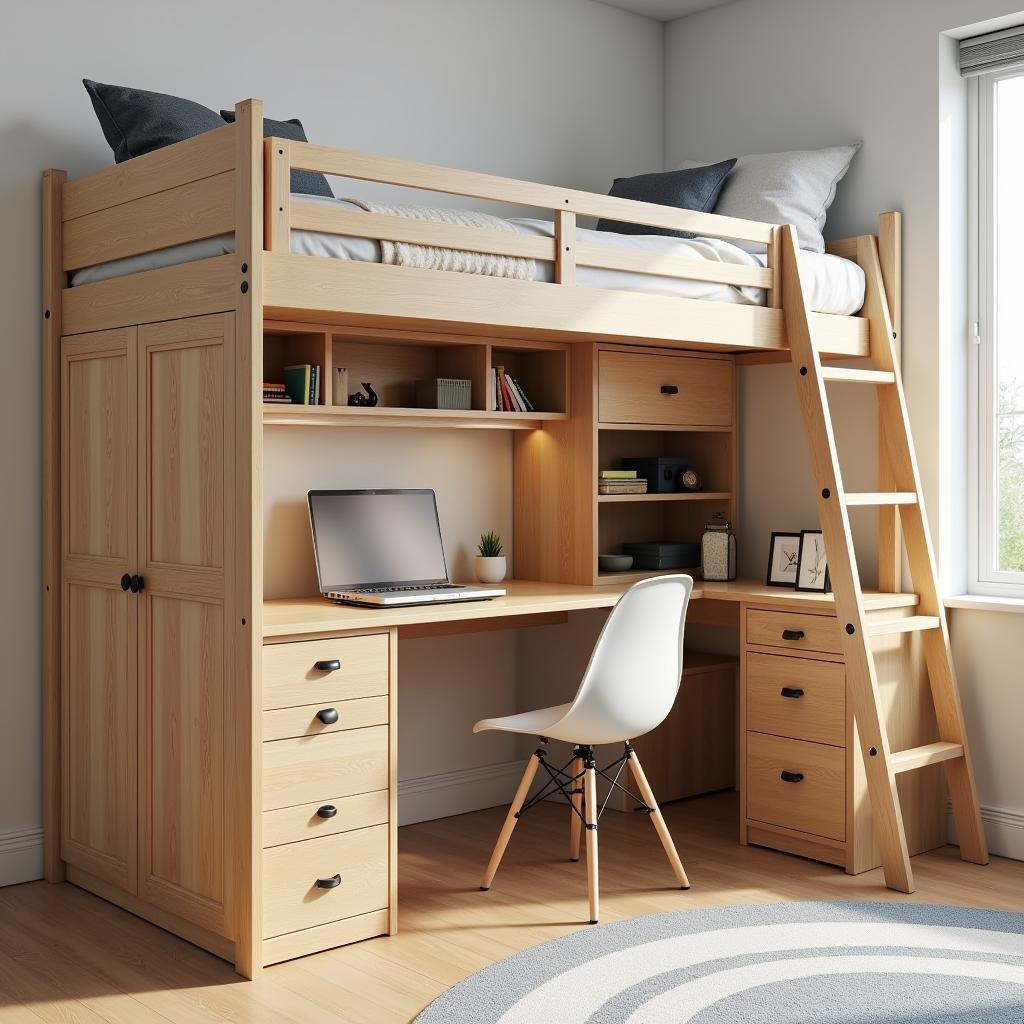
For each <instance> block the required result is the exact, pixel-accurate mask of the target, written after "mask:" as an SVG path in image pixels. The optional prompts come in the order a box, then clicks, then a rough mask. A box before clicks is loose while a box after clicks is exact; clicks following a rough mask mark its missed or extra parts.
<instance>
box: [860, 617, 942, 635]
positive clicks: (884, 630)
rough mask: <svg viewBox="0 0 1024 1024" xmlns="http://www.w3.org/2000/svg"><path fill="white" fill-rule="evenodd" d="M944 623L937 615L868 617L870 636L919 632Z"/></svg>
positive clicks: (935, 627)
mask: <svg viewBox="0 0 1024 1024" xmlns="http://www.w3.org/2000/svg"><path fill="white" fill-rule="evenodd" d="M940 625H942V623H941V622H940V620H939V617H938V616H937V615H908V616H907V617H906V618H903V619H868V624H867V634H868V636H891V635H892V634H894V633H918V632H920V631H922V630H925V629H938V628H939V626H940Z"/></svg>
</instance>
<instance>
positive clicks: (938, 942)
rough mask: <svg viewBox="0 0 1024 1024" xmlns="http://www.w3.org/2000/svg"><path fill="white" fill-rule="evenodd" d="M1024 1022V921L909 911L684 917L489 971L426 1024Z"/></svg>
mask: <svg viewBox="0 0 1024 1024" xmlns="http://www.w3.org/2000/svg"><path fill="white" fill-rule="evenodd" d="M685 1021H692V1022H694V1024H754V1022H756V1024H767V1022H770V1024H811V1022H814V1024H1024V914H1014V913H1007V912H1003V911H996V910H975V909H972V908H969V907H944V906H934V905H928V904H900V903H776V904H770V905H767V906H748V907H726V908H723V909H717V910H690V911H678V912H676V913H671V914H656V915H653V916H651V917H638V918H633V919H632V920H629V921H618V922H615V923H614V924H607V925H601V926H598V927H596V928H590V929H584V930H583V931H579V932H575V933H574V934H572V935H567V936H565V937H564V938H561V939H555V940H553V941H551V942H545V943H543V944H542V945H540V946H535V947H534V948H532V949H527V950H524V951H523V952H522V953H517V954H516V955H515V956H511V957H509V958H508V959H507V960H502V961H500V962H499V963H496V964H494V965H492V966H491V967H488V968H485V969H484V970H482V971H479V972H478V973H477V974H474V975H472V976H470V977H469V978H467V979H466V980H465V981H463V982H460V983H459V984H458V985H456V986H455V987H454V988H452V989H449V991H447V992H446V993H445V994H444V995H442V996H440V997H439V998H437V999H435V1000H434V1002H432V1003H431V1004H430V1005H429V1006H428V1007H427V1008H426V1009H425V1010H424V1011H423V1012H422V1013H421V1014H420V1015H419V1016H418V1017H417V1018H416V1024H683V1022H685Z"/></svg>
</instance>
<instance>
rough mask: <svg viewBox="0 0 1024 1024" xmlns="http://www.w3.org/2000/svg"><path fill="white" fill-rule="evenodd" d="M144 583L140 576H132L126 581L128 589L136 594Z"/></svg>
mask: <svg viewBox="0 0 1024 1024" xmlns="http://www.w3.org/2000/svg"><path fill="white" fill-rule="evenodd" d="M145 585H146V581H145V580H144V579H143V578H142V577H141V576H133V577H132V578H131V580H130V581H129V583H128V589H129V590H130V591H131V592H132V593H133V594H137V593H139V591H141V590H142V588H143V587H144V586H145Z"/></svg>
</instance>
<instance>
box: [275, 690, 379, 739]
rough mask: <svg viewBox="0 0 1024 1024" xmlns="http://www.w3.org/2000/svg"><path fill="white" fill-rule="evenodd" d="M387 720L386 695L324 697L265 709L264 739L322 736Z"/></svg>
mask: <svg viewBox="0 0 1024 1024" xmlns="http://www.w3.org/2000/svg"><path fill="white" fill-rule="evenodd" d="M387 724H388V698H387V697H359V698H356V699H355V700H336V701H333V702H327V701H325V702H324V703H322V704H304V705H301V706H300V707H297V708H279V709H277V710H275V711H264V712H263V739H264V740H265V741H269V740H286V739H291V738H292V737H295V736H320V735H322V734H323V733H327V732H344V731H345V730H346V729H365V728H366V727H367V726H370V725H387Z"/></svg>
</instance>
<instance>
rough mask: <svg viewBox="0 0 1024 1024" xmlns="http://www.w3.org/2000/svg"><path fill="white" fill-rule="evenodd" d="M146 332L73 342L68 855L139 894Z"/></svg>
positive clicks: (66, 651)
mask: <svg viewBox="0 0 1024 1024" xmlns="http://www.w3.org/2000/svg"><path fill="white" fill-rule="evenodd" d="M135 346H136V330H135V328H134V327H132V328H126V329H124V330H115V331H102V332H98V333H95V334H83V335H76V336H73V337H67V338H63V339H62V340H61V460H62V463H63V465H62V467H61V479H62V480H63V487H62V489H61V549H62V552H61V553H62V584H61V585H62V588H63V589H62V609H63V629H62V634H61V646H62V650H61V661H62V664H61V762H62V765H61V767H62V772H63V782H62V787H61V817H62V821H61V856H62V857H63V859H64V860H65V861H66V862H67V863H68V864H69V865H71V866H73V867H76V868H80V869H81V870H83V871H86V872H88V873H89V874H90V875H93V876H95V877H96V878H100V879H102V880H104V881H106V882H110V883H112V884H113V885H115V886H117V887H118V888H119V889H123V890H125V891H127V892H131V893H134V892H136V887H137V859H136V854H137V842H136V838H137V832H138V814H137V810H138V806H137V800H138V781H137V780H138V770H137V734H138V727H137V717H136V712H137V704H136V693H137V677H136V650H135V638H136V630H135V616H136V610H137V602H136V599H135V597H134V596H133V595H132V593H131V591H130V590H129V589H126V588H125V586H124V585H123V584H122V580H123V578H125V577H127V576H128V575H129V574H131V573H134V572H135V568H134V566H135V560H136V532H137V531H136V520H135V516H136V508H135V500H136V445H135V416H136V367H135V361H136V347H135Z"/></svg>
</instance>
